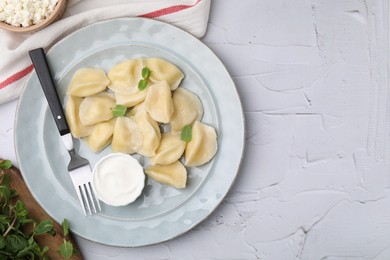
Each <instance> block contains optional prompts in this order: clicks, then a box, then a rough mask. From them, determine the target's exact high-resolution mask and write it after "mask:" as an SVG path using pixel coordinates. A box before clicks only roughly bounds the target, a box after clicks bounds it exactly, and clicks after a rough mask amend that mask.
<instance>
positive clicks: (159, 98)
mask: <svg viewBox="0 0 390 260" xmlns="http://www.w3.org/2000/svg"><path fill="white" fill-rule="evenodd" d="M145 110H146V111H147V112H148V113H149V115H150V117H151V118H152V119H153V120H155V121H157V122H160V123H168V122H169V120H170V118H171V116H172V114H173V102H172V97H171V89H170V87H169V85H168V83H167V82H166V81H165V80H164V81H161V82H160V83H157V84H154V85H152V86H150V87H149V90H148V93H147V94H146V98H145Z"/></svg>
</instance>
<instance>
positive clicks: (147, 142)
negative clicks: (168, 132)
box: [133, 111, 161, 157]
mask: <svg viewBox="0 0 390 260" xmlns="http://www.w3.org/2000/svg"><path fill="white" fill-rule="evenodd" d="M133 119H134V120H135V122H136V123H137V124H138V127H139V128H140V131H141V133H142V136H143V141H142V147H141V149H140V150H139V151H138V153H139V154H142V155H144V156H148V157H151V156H153V155H155V154H156V150H157V147H158V146H159V145H160V139H161V132H160V128H159V126H158V124H157V122H156V121H154V120H153V119H152V118H151V117H150V116H149V114H148V113H147V112H146V111H140V112H139V113H137V114H136V115H135V116H134V117H133Z"/></svg>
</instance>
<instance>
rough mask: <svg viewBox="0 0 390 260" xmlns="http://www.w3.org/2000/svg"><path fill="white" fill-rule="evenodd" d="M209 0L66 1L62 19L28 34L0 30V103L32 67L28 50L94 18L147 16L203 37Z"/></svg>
mask: <svg viewBox="0 0 390 260" xmlns="http://www.w3.org/2000/svg"><path fill="white" fill-rule="evenodd" d="M210 2H211V0H164V1H161V0H130V1H129V0H112V1H101V0H69V1H68V6H67V9H66V11H65V14H64V16H63V17H62V19H61V20H59V21H57V22H55V23H53V24H52V25H49V26H48V27H46V28H44V29H42V30H41V31H38V32H35V33H30V34H18V33H11V32H7V31H5V30H1V29H0V104H1V103H5V102H7V101H10V100H13V99H15V98H18V97H19V95H20V93H21V91H22V88H23V86H24V84H25V81H26V80H27V78H28V77H27V76H28V75H29V74H30V73H31V71H32V70H33V66H32V65H31V61H30V58H29V56H28V51H29V50H32V49H35V48H39V47H43V48H45V49H48V48H50V47H51V46H52V45H53V44H55V43H56V42H57V41H58V40H60V39H62V38H63V37H64V36H66V35H68V34H69V33H71V32H73V31H75V30H77V29H79V28H81V27H83V26H86V25H89V24H93V23H95V22H97V21H102V20H107V19H112V18H118V17H146V18H153V19H158V20H160V21H164V22H167V23H170V24H172V25H175V26H177V27H180V28H182V29H184V30H186V31H187V32H189V33H191V34H193V35H194V36H196V37H198V38H200V37H202V36H203V35H204V34H205V32H206V28H207V22H208V17H209V11H210Z"/></svg>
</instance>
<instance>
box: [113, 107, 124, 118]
mask: <svg viewBox="0 0 390 260" xmlns="http://www.w3.org/2000/svg"><path fill="white" fill-rule="evenodd" d="M126 112H127V106H125V105H116V106H115V108H113V109H112V115H113V116H114V117H120V116H124V115H125V114H126Z"/></svg>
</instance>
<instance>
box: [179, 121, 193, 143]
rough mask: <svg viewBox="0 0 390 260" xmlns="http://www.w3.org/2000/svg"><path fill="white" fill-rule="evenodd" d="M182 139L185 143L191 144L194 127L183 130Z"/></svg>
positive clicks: (186, 127)
mask: <svg viewBox="0 0 390 260" xmlns="http://www.w3.org/2000/svg"><path fill="white" fill-rule="evenodd" d="M180 139H181V140H182V141H184V142H189V141H191V139H192V127H191V126H190V125H186V126H184V127H183V129H182V130H181V134H180Z"/></svg>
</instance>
